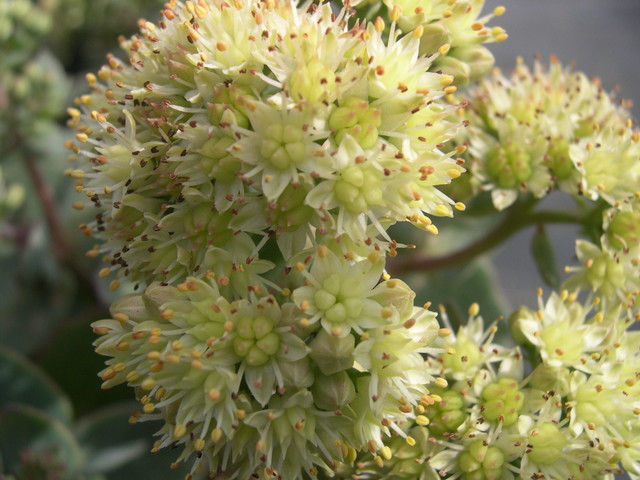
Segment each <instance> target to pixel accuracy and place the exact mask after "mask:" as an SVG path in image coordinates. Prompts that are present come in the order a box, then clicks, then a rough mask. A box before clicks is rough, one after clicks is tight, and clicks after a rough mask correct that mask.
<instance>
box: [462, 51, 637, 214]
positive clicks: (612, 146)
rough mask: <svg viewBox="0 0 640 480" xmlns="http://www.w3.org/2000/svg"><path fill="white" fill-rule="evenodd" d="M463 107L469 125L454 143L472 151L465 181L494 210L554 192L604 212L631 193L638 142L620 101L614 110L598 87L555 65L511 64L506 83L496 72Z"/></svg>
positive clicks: (612, 102) (595, 82)
mask: <svg viewBox="0 0 640 480" xmlns="http://www.w3.org/2000/svg"><path fill="white" fill-rule="evenodd" d="M467 100H468V101H469V108H468V109H467V110H466V116H467V119H468V120H469V122H470V124H471V126H470V127H469V129H467V130H466V131H465V132H464V135H463V138H461V140H463V141H464V140H467V141H468V142H469V144H470V145H472V146H473V148H471V149H470V150H469V159H470V161H471V165H472V168H471V171H472V175H473V177H472V182H473V184H474V185H475V186H476V188H477V189H479V190H490V191H491V193H492V196H493V202H494V204H495V206H496V208H498V209H504V208H506V207H508V206H509V205H511V204H512V203H513V202H514V201H515V200H516V198H517V196H518V192H520V191H522V192H527V193H530V194H533V195H534V196H535V197H538V198H540V197H542V196H544V195H546V194H547V193H548V192H549V191H551V190H552V189H556V188H557V189H561V190H563V191H565V192H567V193H570V194H580V195H585V196H586V197H588V198H590V199H592V200H598V199H600V198H602V199H603V200H605V201H606V202H608V203H609V204H611V205H614V204H615V202H617V201H621V200H624V199H627V198H629V197H632V196H633V194H634V193H635V192H636V191H637V184H638V178H639V176H640V171H639V170H638V164H637V162H636V161H635V160H636V159H637V157H638V154H639V153H640V150H639V149H640V146H639V143H638V141H639V140H640V136H639V135H638V133H637V132H636V131H634V128H633V127H634V122H633V120H632V118H631V116H630V114H629V112H628V111H627V110H626V108H625V106H628V104H627V102H620V104H618V103H616V102H615V99H614V98H613V97H612V96H610V95H609V94H608V93H607V92H606V91H604V90H603V88H602V86H601V85H600V81H599V80H597V79H594V80H590V79H589V78H588V77H587V76H586V75H585V74H583V73H581V72H576V71H572V70H571V69H570V68H567V67H563V66H562V65H561V64H560V62H559V61H558V60H557V59H555V58H553V59H552V60H551V63H550V65H549V67H548V68H547V67H545V66H544V65H542V63H540V62H539V61H536V63H535V66H534V67H533V69H530V68H529V67H527V66H526V65H525V64H524V62H523V61H522V60H519V61H518V63H517V65H516V68H515V69H514V71H513V73H512V74H511V75H510V76H509V77H506V76H504V75H503V74H502V73H501V72H500V71H496V72H495V73H494V75H493V76H492V77H490V78H488V79H486V80H484V81H482V82H480V84H479V85H478V86H477V87H474V88H473V89H472V91H471V94H470V95H469V96H468V98H467ZM605 158H606V161H605Z"/></svg>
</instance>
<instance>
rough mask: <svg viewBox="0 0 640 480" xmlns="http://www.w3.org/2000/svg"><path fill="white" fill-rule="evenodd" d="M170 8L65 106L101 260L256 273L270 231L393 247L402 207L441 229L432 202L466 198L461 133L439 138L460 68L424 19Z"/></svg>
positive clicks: (284, 5) (288, 246) (167, 269)
mask: <svg viewBox="0 0 640 480" xmlns="http://www.w3.org/2000/svg"><path fill="white" fill-rule="evenodd" d="M163 16H164V19H163V20H162V21H161V22H160V23H159V24H158V25H157V26H156V25H155V24H152V23H150V22H145V21H141V22H140V26H141V34H140V35H138V36H136V37H134V38H132V39H131V40H128V41H124V43H123V45H122V46H123V48H125V49H126V50H127V51H128V53H129V55H130V60H129V62H121V61H120V60H117V59H116V58H115V57H110V59H109V65H108V66H105V67H104V68H103V69H102V70H100V72H99V73H98V75H97V76H95V75H93V74H89V75H88V76H87V79H88V81H89V85H90V87H91V88H92V89H93V93H92V94H90V95H85V96H82V97H80V98H79V99H78V100H77V104H78V105H77V106H78V108H72V109H69V113H70V115H71V121H70V124H71V125H73V126H74V127H75V128H76V129H77V132H78V133H77V135H76V140H77V141H76V142H68V144H67V146H68V147H69V148H70V149H71V150H73V152H74V153H75V156H77V158H78V159H79V163H78V168H75V169H69V171H68V172H67V174H68V175H69V176H71V177H72V178H75V179H76V180H77V185H78V186H77V189H78V191H80V192H82V193H84V194H85V195H86V197H87V201H86V202H82V201H79V202H77V203H76V204H75V206H76V207H77V208H83V207H84V206H85V205H91V204H93V205H95V206H96V207H98V211H99V214H98V215H97V218H96V221H95V222H94V223H91V224H88V225H85V226H83V229H84V230H85V231H86V233H87V234H94V235H95V236H96V237H97V238H101V239H104V240H106V243H105V244H103V245H101V246H97V247H96V248H95V249H94V250H92V251H91V252H90V255H93V256H99V255H103V254H104V255H106V256H107V261H108V263H110V266H109V267H107V269H106V270H105V272H104V274H105V275H106V274H108V273H109V271H110V270H118V271H119V275H127V276H130V277H131V278H132V279H133V280H134V281H136V282H138V281H142V282H146V283H149V282H152V281H161V282H164V283H168V284H171V283H175V282H178V281H180V280H181V279H184V278H186V276H188V275H194V274H195V275H200V274H201V273H202V272H205V271H207V270H214V271H215V272H216V274H218V275H225V276H228V274H229V272H230V271H231V270H234V269H235V270H237V269H240V268H241V269H243V270H244V276H245V277H248V278H249V279H250V280H251V282H253V283H259V282H258V280H257V278H256V276H257V275H260V274H262V273H264V271H265V269H267V268H269V266H270V264H268V263H265V262H263V261H260V260H259V252H260V250H261V248H262V247H263V246H264V245H265V244H266V243H267V242H268V240H269V239H270V238H275V240H276V242H277V245H278V247H279V249H280V251H281V254H282V257H283V258H284V259H285V260H288V259H289V258H290V257H291V255H292V254H293V253H294V252H298V251H300V250H302V249H303V248H306V247H307V246H308V244H309V243H310V244H315V245H317V244H319V243H322V242H324V241H325V240H323V238H338V237H344V238H345V239H348V240H350V241H351V242H353V243H355V244H356V245H362V244H364V243H365V242H366V243H371V242H372V239H375V238H376V237H380V236H382V237H385V238H383V239H382V240H383V244H382V245H381V246H379V248H381V249H382V250H389V248H390V247H389V245H388V243H389V240H390V239H389V237H388V236H386V235H385V230H386V228H388V227H389V226H390V225H391V224H393V223H395V222H398V221H406V220H407V219H409V220H410V221H411V222H412V223H414V224H415V225H417V226H419V227H421V228H425V229H427V230H431V231H433V229H434V227H432V226H431V220H430V219H429V217H427V216H425V214H429V215H436V216H443V215H445V216H450V215H451V214H452V210H453V208H454V207H456V208H459V209H462V208H464V206H463V205H462V204H455V203H454V202H453V201H452V200H450V199H449V198H447V197H446V196H444V195H443V194H442V193H441V192H440V191H439V190H438V189H437V188H436V186H437V185H442V184H447V183H449V182H450V181H451V179H453V178H456V177H458V176H460V174H461V172H462V171H463V168H462V167H461V161H459V160H458V159H456V158H453V156H454V155H455V154H456V153H458V152H460V151H462V149H458V150H457V151H452V152H450V153H447V154H445V153H443V152H442V151H441V150H440V146H441V145H442V144H443V143H444V142H446V141H447V140H448V139H450V138H451V137H452V136H453V135H454V134H455V131H456V125H455V124H453V123H451V122H449V121H448V120H447V117H448V116H449V115H450V112H451V108H453V107H451V106H448V105H446V104H444V103H439V102H438V99H440V98H441V97H443V96H445V95H446V94H447V93H448V92H449V91H452V90H450V89H451V88H453V87H450V84H451V83H452V82H453V77H452V76H450V75H445V74H439V73H432V72H430V71H429V69H430V67H431V63H432V61H433V59H434V58H435V57H436V56H437V52H435V53H436V55H432V56H430V57H427V56H424V55H421V54H420V39H421V37H422V36H423V28H416V29H414V30H413V31H412V32H410V33H408V34H406V35H401V33H400V31H399V30H397V29H395V23H394V25H392V28H391V33H390V34H389V38H388V39H387V40H383V37H382V30H383V29H384V22H382V25H381V24H380V22H377V23H376V24H375V25H374V24H358V25H357V26H355V27H353V28H348V26H347V25H348V21H349V17H348V14H347V12H346V11H343V12H341V13H340V14H339V15H335V14H334V13H333V12H332V11H331V8H330V7H329V5H320V6H318V5H307V6H305V7H304V8H303V7H301V8H299V9H298V8H296V7H295V6H294V5H293V4H290V3H289V2H275V3H273V2H266V3H263V2H252V3H250V4H247V5H241V4H240V3H237V4H234V5H228V4H226V3H224V2H205V1H201V2H199V3H194V2H187V3H186V4H184V5H183V4H180V3H174V2H172V3H170V4H169V8H167V9H165V10H164V11H163ZM431 53H434V52H431ZM383 192H384V195H383ZM319 238H320V239H319ZM198 272H200V273H198ZM234 283H235V282H234ZM245 283H246V282H245ZM236 285H238V284H236ZM239 285H241V287H238V288H240V291H238V289H236V293H237V294H238V295H242V294H244V293H245V290H244V289H243V288H244V286H245V285H242V284H241V283H240V284H239Z"/></svg>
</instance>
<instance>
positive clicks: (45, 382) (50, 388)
mask: <svg viewBox="0 0 640 480" xmlns="http://www.w3.org/2000/svg"><path fill="white" fill-rule="evenodd" d="M4 404H24V405H30V406H32V407H35V408H37V409H39V410H42V411H43V412H45V413H47V414H48V415H50V416H51V417H53V418H56V419H57V420H59V421H61V422H66V423H68V422H70V421H71V418H72V416H73V412H72V408H71V402H70V400H69V399H68V398H67V396H66V395H65V394H64V392H63V391H62V390H61V389H60V387H58V386H57V385H56V384H55V383H54V382H53V381H52V380H51V379H50V378H49V376H48V375H47V374H46V373H44V372H43V371H42V370H40V369H39V368H38V367H37V366H36V365H34V364H33V363H31V362H30V361H29V360H27V359H26V358H25V357H23V356H21V355H20V354H18V353H16V352H13V351H11V350H8V349H6V348H3V347H0V405H4Z"/></svg>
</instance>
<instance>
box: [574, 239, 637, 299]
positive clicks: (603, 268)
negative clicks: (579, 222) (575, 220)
mask: <svg viewBox="0 0 640 480" xmlns="http://www.w3.org/2000/svg"><path fill="white" fill-rule="evenodd" d="M576 255H577V257H578V261H579V262H580V264H581V265H580V266H571V267H566V268H565V271H566V272H567V273H570V274H572V275H571V277H569V279H567V281H566V282H565V283H564V287H565V288H568V289H572V290H576V291H584V290H586V291H589V292H590V296H592V297H596V298H598V299H599V300H600V301H601V302H602V305H601V306H600V305H599V306H598V308H602V309H603V310H605V311H606V309H607V308H614V307H616V306H617V305H623V306H625V307H629V308H633V307H634V305H635V299H636V297H637V295H638V292H639V291H640V290H639V289H640V268H639V263H638V259H637V257H636V255H635V254H634V252H633V251H631V252H625V251H615V250H609V249H608V248H607V247H606V246H603V247H602V248H599V247H598V246H596V245H595V244H593V243H591V242H588V241H586V240H577V241H576Z"/></svg>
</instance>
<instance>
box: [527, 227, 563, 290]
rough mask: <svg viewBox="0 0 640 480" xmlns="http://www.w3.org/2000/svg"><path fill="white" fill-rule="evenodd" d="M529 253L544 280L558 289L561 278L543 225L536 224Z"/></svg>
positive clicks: (551, 245)
mask: <svg viewBox="0 0 640 480" xmlns="http://www.w3.org/2000/svg"><path fill="white" fill-rule="evenodd" d="M531 254H532V255H533V259H534V261H535V263H536V267H537V268H538V272H539V273H540V276H541V277H542V279H543V280H544V282H545V283H546V284H547V285H548V286H550V287H551V288H553V289H554V290H559V288H560V283H561V282H562V280H561V278H560V272H559V270H558V262H557V261H556V255H555V251H554V248H553V244H552V243H551V240H550V239H549V235H547V230H546V229H545V228H544V226H543V225H539V226H538V228H537V229H536V233H535V234H534V235H533V238H532V239H531Z"/></svg>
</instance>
